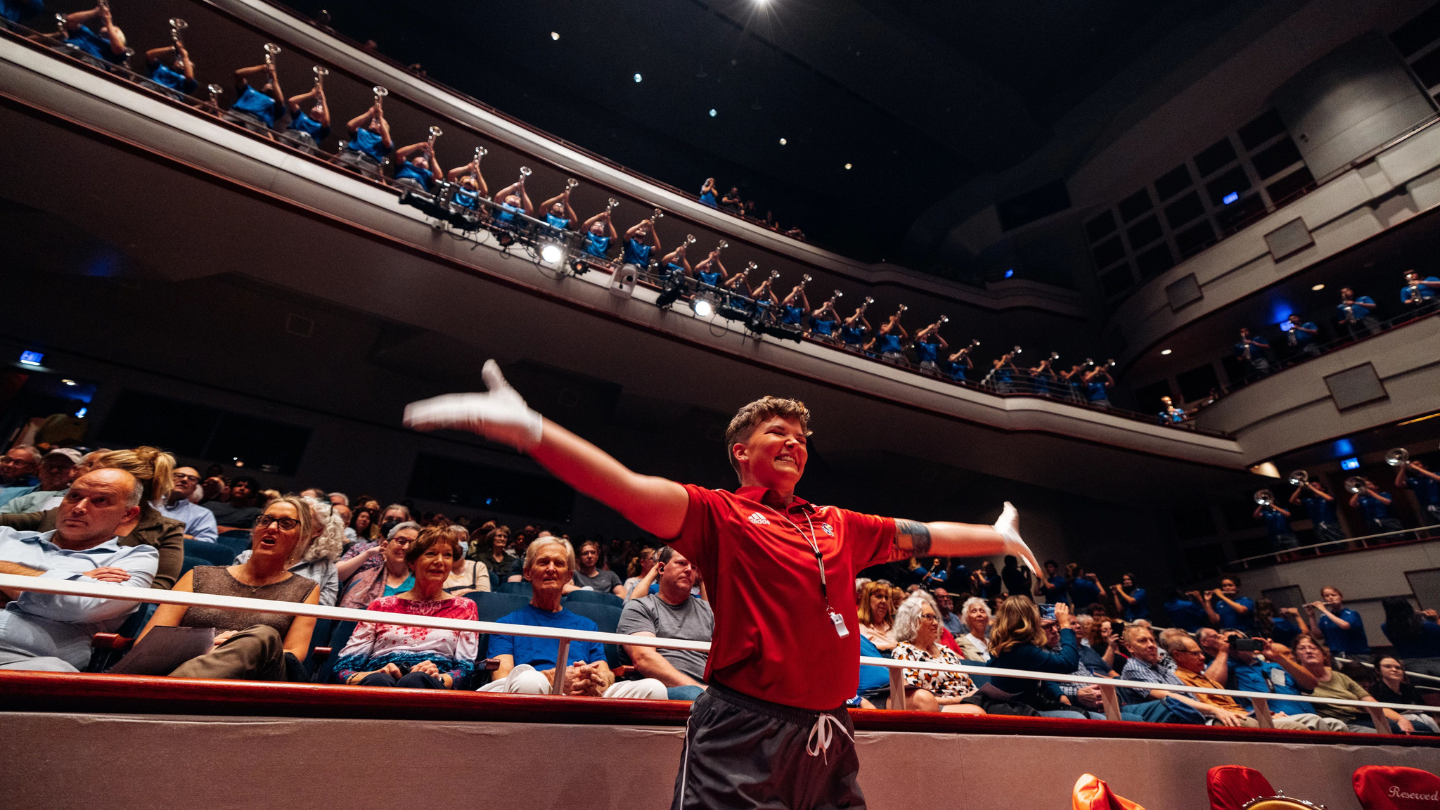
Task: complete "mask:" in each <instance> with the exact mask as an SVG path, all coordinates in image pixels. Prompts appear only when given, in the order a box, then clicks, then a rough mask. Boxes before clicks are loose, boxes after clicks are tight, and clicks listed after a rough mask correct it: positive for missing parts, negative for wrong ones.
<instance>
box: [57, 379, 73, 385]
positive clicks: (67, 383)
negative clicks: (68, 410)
mask: <svg viewBox="0 0 1440 810" xmlns="http://www.w3.org/2000/svg"><path fill="white" fill-rule="evenodd" d="M60 382H62V383H65V384H66V385H74V384H75V381H74V380H61V381H60Z"/></svg>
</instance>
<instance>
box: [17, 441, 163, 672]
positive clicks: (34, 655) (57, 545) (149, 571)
mask: <svg viewBox="0 0 1440 810" xmlns="http://www.w3.org/2000/svg"><path fill="white" fill-rule="evenodd" d="M144 496H145V492H144V486H143V485H141V483H140V482H139V481H138V480H136V479H135V476H133V475H131V474H130V473H127V472H125V471H124V470H115V469H106V470H95V471H94V472H91V473H88V474H86V475H83V476H81V477H80V478H79V479H77V480H76V481H75V483H74V484H73V485H72V486H71V487H70V489H69V491H67V492H66V493H65V498H64V500H62V501H61V502H60V507H59V518H58V520H57V521H56V528H55V530H54V531H51V532H45V533H39V532H30V531H16V530H15V529H11V528H9V527H0V574H10V575H12V576H26V577H46V578H49V579H66V580H70V581H72V582H86V581H92V582H105V583H110V584H115V585H121V586H123V587H127V588H148V587H150V582H151V580H152V579H153V578H154V576H155V570H156V568H157V566H158V565H159V562H160V555H159V553H157V552H156V551H155V549H153V548H151V547H150V546H145V545H139V546H131V547H128V548H121V547H120V544H119V543H118V542H117V541H118V540H119V539H120V536H123V535H126V534H128V533H129V532H130V531H131V530H132V529H134V528H135V524H136V523H137V522H139V520H140V502H141V500H143V499H144ZM3 593H4V596H5V599H6V601H8V604H7V605H6V606H5V609H4V610H3V611H0V669H31V670H44V671H47V672H78V671H79V670H80V668H81V667H84V666H85V665H86V664H88V663H89V661H90V638H91V636H93V635H95V634H96V633H113V632H115V631H116V630H117V629H119V627H120V625H121V624H122V623H123V622H124V621H125V617H126V616H128V615H130V613H132V612H133V611H134V610H135V603H134V602H122V601H120V600H116V599H96V598H91V597H85V596H60V595H52V594H44V593H34V592H30V591H21V590H11V589H4V590H3Z"/></svg>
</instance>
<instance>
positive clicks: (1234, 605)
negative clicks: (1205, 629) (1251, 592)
mask: <svg viewBox="0 0 1440 810" xmlns="http://www.w3.org/2000/svg"><path fill="white" fill-rule="evenodd" d="M1203 604H1204V607H1205V613H1206V615H1208V616H1209V617H1210V623H1211V624H1212V625H1214V626H1215V627H1217V628H1219V629H1221V630H1244V631H1245V632H1246V633H1249V632H1250V631H1252V630H1254V629H1255V601H1254V600H1253V599H1251V598H1250V597H1248V596H1241V595H1240V578H1239V577H1224V578H1222V579H1221V580H1220V587H1219V588H1218V589H1213V590H1208V591H1206V592H1205V601H1204V603H1203Z"/></svg>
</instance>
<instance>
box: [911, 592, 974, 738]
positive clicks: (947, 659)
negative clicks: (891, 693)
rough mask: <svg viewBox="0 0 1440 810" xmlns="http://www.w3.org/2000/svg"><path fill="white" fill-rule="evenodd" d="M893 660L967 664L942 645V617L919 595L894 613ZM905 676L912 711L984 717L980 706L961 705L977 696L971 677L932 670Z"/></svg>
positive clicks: (914, 670)
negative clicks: (971, 696)
mask: <svg viewBox="0 0 1440 810" xmlns="http://www.w3.org/2000/svg"><path fill="white" fill-rule="evenodd" d="M891 657H892V658H894V659H895V660H897V661H923V662H925V663H932V664H954V665H958V666H963V665H965V663H966V661H965V659H964V658H962V657H961V656H960V655H959V654H958V653H956V652H955V651H954V650H952V649H950V648H949V647H945V646H944V645H942V644H940V613H939V611H938V610H936V608H935V606H934V605H933V604H931V602H930V600H928V599H925V598H923V597H921V596H920V595H919V594H916V595H915V596H912V597H910V598H909V599H906V600H905V601H904V602H903V603H902V604H901V605H900V609H899V610H897V611H896V612H895V650H894V651H893V652H892V653H891ZM904 672H905V695H906V700H907V702H908V705H909V706H910V708H913V709H917V710H919V711H930V712H954V713H957V714H984V713H985V710H984V709H982V708H980V707H979V706H972V705H969V704H962V703H961V701H962V700H964V699H965V698H967V697H969V696H970V695H972V694H974V693H975V683H974V682H973V681H971V680H970V676H968V675H966V674H964V673H962V672H942V671H939V670H933V669H907V670H905V671H904ZM911 690H914V691H913V692H912V691H911Z"/></svg>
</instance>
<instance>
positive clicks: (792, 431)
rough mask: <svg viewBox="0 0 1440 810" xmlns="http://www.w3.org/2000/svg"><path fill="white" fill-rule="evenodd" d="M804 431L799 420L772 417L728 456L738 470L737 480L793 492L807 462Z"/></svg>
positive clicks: (737, 443)
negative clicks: (732, 458) (738, 477)
mask: <svg viewBox="0 0 1440 810" xmlns="http://www.w3.org/2000/svg"><path fill="white" fill-rule="evenodd" d="M806 442H807V439H806V436H805V427H804V426H803V425H801V424H800V422H799V420H796V419H788V418H786V417H783V416H772V417H770V418H769V419H766V420H765V421H764V422H761V423H760V425H759V426H757V427H756V428H755V430H754V431H752V432H751V433H750V436H749V438H748V439H744V440H743V441H740V442H736V443H735V444H734V445H732V446H731V448H730V452H731V453H732V454H733V455H734V457H735V460H736V461H737V462H738V464H739V466H740V480H741V482H742V483H744V484H746V485H747V486H763V487H765V488H766V489H773V490H775V491H776V492H782V493H789V492H793V491H794V489H795V485H796V484H797V483H799V482H800V477H801V476H803V475H804V474H805V462H806V460H807V459H808V458H809V448H808V446H807V444H806Z"/></svg>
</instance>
